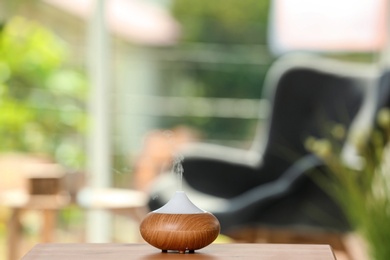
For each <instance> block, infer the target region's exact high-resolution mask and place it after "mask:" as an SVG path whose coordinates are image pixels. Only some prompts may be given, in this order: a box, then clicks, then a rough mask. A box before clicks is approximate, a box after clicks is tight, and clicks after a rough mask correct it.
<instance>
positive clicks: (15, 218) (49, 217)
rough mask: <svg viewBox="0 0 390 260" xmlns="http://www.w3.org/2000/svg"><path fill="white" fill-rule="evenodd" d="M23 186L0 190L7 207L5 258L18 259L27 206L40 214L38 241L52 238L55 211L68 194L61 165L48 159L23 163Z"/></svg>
mask: <svg viewBox="0 0 390 260" xmlns="http://www.w3.org/2000/svg"><path fill="white" fill-rule="evenodd" d="M26 169H28V170H26V172H25V178H26V179H27V187H26V188H25V189H12V190H7V191H4V192H2V193H1V194H0V203H1V204H2V205H5V206H6V207H8V208H10V210H11V216H10V219H9V221H8V238H7V243H8V259H9V260H16V259H19V249H20V248H19V245H20V242H21V240H22V224H21V215H22V213H23V211H26V210H39V211H41V213H42V217H43V226H42V230H41V241H42V242H43V243H47V242H53V233H54V230H55V223H56V213H57V211H58V210H59V209H61V208H63V207H65V206H66V205H68V203H69V201H70V197H69V195H68V194H67V193H66V191H64V189H63V186H62V178H63V176H64V174H65V172H64V170H63V169H62V167H61V166H59V165H57V164H51V163H42V164H31V165H26Z"/></svg>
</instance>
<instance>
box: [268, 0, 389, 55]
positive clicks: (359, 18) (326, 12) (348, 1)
mask: <svg viewBox="0 0 390 260" xmlns="http://www.w3.org/2000/svg"><path fill="white" fill-rule="evenodd" d="M387 12H388V4H387V1H386V0H326V1H319V0H317V1H313V0H274V1H273V2H272V7H271V13H270V15H271V20H270V21H271V24H270V31H269V33H270V35H269V39H270V49H271V50H272V51H273V53H275V54H277V55H280V54H283V53H286V52H289V51H319V52H344V51H345V52H366V51H377V50H381V49H384V47H385V46H386V38H387V35H386V28H387Z"/></svg>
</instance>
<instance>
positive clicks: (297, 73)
mask: <svg viewBox="0 0 390 260" xmlns="http://www.w3.org/2000/svg"><path fill="white" fill-rule="evenodd" d="M298 57H299V58H297V57H294V58H289V59H288V60H287V61H286V60H283V59H282V60H281V61H278V64H276V65H275V66H274V67H273V68H272V69H271V71H270V73H269V74H270V75H269V77H268V78H267V81H266V85H265V87H266V88H267V89H266V90H265V91H268V92H267V95H268V97H269V98H270V99H271V102H272V110H271V114H270V118H269V122H268V126H267V131H265V136H263V137H262V138H260V139H263V141H265V142H264V143H263V146H262V147H261V149H262V154H263V155H264V158H262V161H261V162H259V163H260V164H262V165H261V168H262V170H261V171H262V173H264V172H265V173H267V174H265V175H264V174H262V176H259V178H261V180H260V182H264V181H272V180H275V179H277V178H278V177H280V174H281V173H283V172H284V171H285V170H286V169H287V167H288V166H289V165H291V163H292V162H293V161H295V160H297V159H298V158H299V157H301V156H304V155H305V154H307V153H308V151H307V150H306V148H305V145H304V144H305V141H306V140H307V139H308V138H309V137H310V136H313V137H316V138H331V137H332V136H331V129H332V128H333V127H334V126H335V125H336V124H340V125H342V126H343V127H344V129H345V131H346V132H347V131H348V129H349V127H350V126H351V123H352V122H353V120H354V118H355V116H356V115H357V113H358V112H359V109H360V108H361V107H362V104H363V101H364V98H365V94H366V91H367V90H368V86H369V85H370V84H372V82H373V81H374V78H375V76H374V74H375V73H374V72H373V70H372V69H371V68H369V67H366V66H357V65H355V64H349V63H345V62H336V61H330V60H326V59H323V58H319V57H310V58H309V57H307V56H298ZM343 141H344V140H340V144H339V145H342V142H343ZM257 142H259V140H258V139H257ZM264 168H265V169H264ZM267 169H269V171H267Z"/></svg>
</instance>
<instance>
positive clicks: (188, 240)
mask: <svg viewBox="0 0 390 260" xmlns="http://www.w3.org/2000/svg"><path fill="white" fill-rule="evenodd" d="M219 231H220V225H219V221H218V220H217V218H216V217H215V216H214V215H213V214H211V213H209V212H206V211H204V210H201V209H199V208H198V207H197V206H195V205H194V204H193V203H192V202H191V201H190V200H189V199H188V197H187V195H186V194H185V193H184V192H183V191H177V192H176V193H175V194H174V196H173V197H172V198H171V200H169V201H168V202H167V204H165V205H164V206H162V207H161V208H159V209H157V210H155V211H152V212H150V213H149V214H148V215H146V217H145V218H144V219H143V221H142V222H141V225H140V232H141V235H142V237H143V238H144V239H145V241H146V242H148V243H149V244H150V245H152V246H154V247H156V248H158V249H161V250H162V252H168V250H175V251H179V252H180V253H185V252H186V251H187V250H188V251H189V252H190V253H194V252H195V250H198V249H200V248H203V247H205V246H208V245H209V244H211V243H212V242H213V241H214V240H215V239H216V238H217V236H218V235H219Z"/></svg>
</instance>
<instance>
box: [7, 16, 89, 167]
mask: <svg viewBox="0 0 390 260" xmlns="http://www.w3.org/2000/svg"><path fill="white" fill-rule="evenodd" d="M67 52H68V49H67V46H66V44H65V43H64V42H63V41H62V40H61V39H59V38H58V37H56V36H55V35H54V34H53V33H51V32H50V31H48V30H46V29H45V28H44V27H42V26H41V25H39V24H37V23H35V22H33V21H28V20H26V19H24V18H22V17H15V18H13V19H11V20H10V21H8V22H7V23H6V24H5V25H4V26H3V27H2V30H1V32H0V111H1V112H0V143H1V146H0V151H2V152H5V151H23V152H32V153H44V154H48V155H51V156H52V157H53V158H55V159H57V160H58V161H59V162H61V163H64V164H65V165H68V166H72V167H79V166H80V165H81V164H82V161H83V152H82V150H83V144H82V143H81V142H80V138H81V134H82V133H83V132H84V130H85V124H86V123H85V121H86V116H85V113H84V100H85V94H86V87H87V82H86V79H85V76H84V74H83V73H82V72H81V71H78V70H76V69H73V68H69V66H67V64H66V61H67V55H68V53H67ZM65 150H66V152H65Z"/></svg>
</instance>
